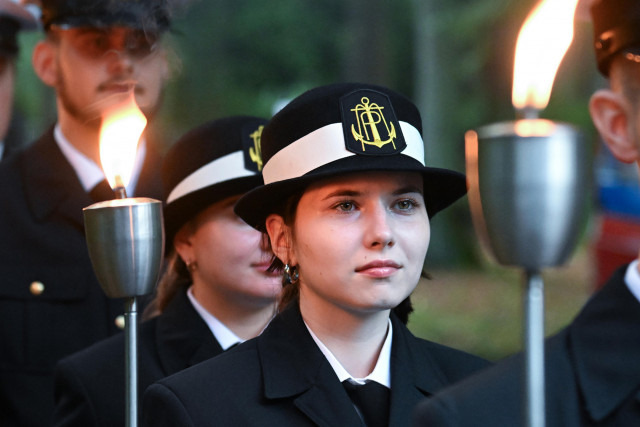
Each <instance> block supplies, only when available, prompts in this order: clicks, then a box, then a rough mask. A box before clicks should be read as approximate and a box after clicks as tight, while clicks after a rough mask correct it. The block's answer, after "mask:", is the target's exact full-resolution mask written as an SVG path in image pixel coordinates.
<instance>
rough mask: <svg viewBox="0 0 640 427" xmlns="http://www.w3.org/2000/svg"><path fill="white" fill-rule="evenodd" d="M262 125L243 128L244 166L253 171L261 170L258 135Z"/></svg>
mask: <svg viewBox="0 0 640 427" xmlns="http://www.w3.org/2000/svg"><path fill="white" fill-rule="evenodd" d="M262 129H264V125H260V126H258V128H257V129H256V128H255V127H250V128H247V129H243V135H242V141H243V145H244V151H245V156H244V157H245V167H246V168H247V169H249V170H252V171H255V172H261V171H262V148H261V147H260V137H261V135H262Z"/></svg>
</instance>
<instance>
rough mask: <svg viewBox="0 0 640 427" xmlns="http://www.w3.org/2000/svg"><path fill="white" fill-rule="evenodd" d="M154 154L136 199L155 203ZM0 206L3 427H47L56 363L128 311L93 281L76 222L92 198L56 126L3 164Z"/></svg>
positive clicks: (104, 333)
mask: <svg viewBox="0 0 640 427" xmlns="http://www.w3.org/2000/svg"><path fill="white" fill-rule="evenodd" d="M150 148H151V147H150V144H149V145H147V158H146V159H145V164H144V166H143V170H142V172H141V176H140V179H139V181H138V188H137V190H136V194H138V195H145V196H149V197H156V198H159V197H160V195H161V191H160V185H161V184H160V177H159V167H160V157H159V155H158V154H156V153H155V152H154V150H152V149H150ZM0 200H2V202H0V203H1V205H0V206H1V207H0V425H2V426H3V427H12V426H20V427H31V426H48V425H50V423H51V415H52V413H53V369H54V366H55V364H56V362H57V361H58V360H60V359H61V358H62V357H64V356H66V355H69V354H71V353H74V352H76V351H79V350H81V349H83V348H85V347H87V346H89V345H91V344H93V343H94V342H96V341H98V340H101V339H104V338H107V337H109V336H111V335H113V334H115V333H117V332H119V331H120V329H119V328H118V327H117V326H116V323H115V320H116V317H117V316H118V315H120V314H122V312H123V311H124V309H123V307H124V305H123V302H122V301H118V300H110V299H108V298H107V297H106V296H105V295H104V293H103V291H102V289H101V288H100V285H99V284H98V281H97V279H96V277H95V274H94V272H93V268H92V266H91V262H90V260H89V255H88V251H87V245H86V242H85V236H84V222H83V217H82V209H83V208H84V207H86V206H89V205H91V204H92V203H94V201H93V200H91V198H90V197H89V195H88V194H87V193H86V192H85V191H84V189H83V188H82V186H81V184H80V181H79V180H78V178H77V175H76V174H75V171H74V170H73V168H72V167H71V165H70V164H69V163H68V162H67V160H66V158H65V157H64V155H63V154H62V152H61V151H60V149H59V148H58V145H57V144H56V142H55V140H54V139H53V128H51V129H49V131H47V132H46V133H45V134H44V135H43V136H42V137H41V138H40V139H39V140H38V141H36V142H34V143H33V144H32V145H31V146H29V147H27V148H26V149H24V150H23V151H19V152H16V153H14V154H13V155H12V156H11V157H9V158H7V159H6V161H3V162H2V163H0Z"/></svg>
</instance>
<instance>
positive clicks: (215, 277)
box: [175, 196, 282, 307]
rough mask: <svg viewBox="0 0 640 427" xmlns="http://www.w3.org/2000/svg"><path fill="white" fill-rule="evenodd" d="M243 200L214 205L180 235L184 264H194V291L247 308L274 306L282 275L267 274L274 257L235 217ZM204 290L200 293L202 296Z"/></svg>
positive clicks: (259, 235)
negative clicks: (237, 207) (195, 265)
mask: <svg viewBox="0 0 640 427" xmlns="http://www.w3.org/2000/svg"><path fill="white" fill-rule="evenodd" d="M238 198H239V197H238V196H235V197H231V198H228V199H225V200H222V201H220V202H217V203H214V204H212V205H210V206H209V207H208V208H207V209H205V210H204V211H202V212H200V213H199V214H198V215H197V216H196V218H195V219H194V221H192V223H190V224H187V225H186V226H185V227H184V228H183V229H182V230H181V231H180V232H179V233H178V235H177V236H176V239H175V243H176V249H177V250H178V252H179V253H180V256H181V257H182V259H183V260H184V261H185V262H186V261H196V262H197V267H196V268H195V269H194V271H192V272H191V274H192V278H193V282H194V293H196V295H197V292H196V289H195V287H198V286H200V287H203V288H206V292H207V293H208V294H209V295H216V297H217V298H219V299H224V300H225V301H228V302H229V303H233V304H238V305H242V306H246V307H251V306H254V307H260V306H262V305H266V304H273V302H274V301H275V299H276V298H277V296H278V295H279V293H280V290H281V288H282V284H281V279H280V276H279V275H278V274H274V273H269V272H267V268H268V267H269V265H270V259H271V254H270V253H268V252H265V251H264V250H263V249H262V246H263V245H261V241H262V233H260V232H259V231H257V230H255V229H253V228H251V227H250V226H249V225H247V224H246V223H245V222H244V221H242V219H240V218H239V217H238V216H237V215H236V214H235V213H234V212H233V205H234V204H235V202H236V201H237V199H238ZM203 290H204V289H200V290H199V291H200V292H202V291H203Z"/></svg>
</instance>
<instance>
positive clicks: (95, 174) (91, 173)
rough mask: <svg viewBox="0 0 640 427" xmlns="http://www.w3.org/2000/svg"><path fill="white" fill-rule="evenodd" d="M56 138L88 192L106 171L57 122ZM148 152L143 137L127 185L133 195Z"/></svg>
mask: <svg viewBox="0 0 640 427" xmlns="http://www.w3.org/2000/svg"><path fill="white" fill-rule="evenodd" d="M53 135H54V139H55V140H56V143H57V144H58V147H60V150H61V151H62V154H64V156H65V157H66V158H67V161H68V162H69V163H70V164H71V167H72V168H73V170H75V172H76V175H78V179H79V180H80V183H81V184H82V188H84V190H85V191H86V192H89V191H91V190H92V189H93V187H95V186H96V185H97V184H98V183H99V182H100V181H102V180H103V179H104V178H105V177H104V172H103V171H102V169H101V168H100V166H98V165H97V164H96V163H95V162H94V161H93V160H91V159H90V158H88V157H87V156H85V155H84V154H82V153H81V152H80V151H79V150H78V149H77V148H76V147H74V146H73V145H72V144H71V143H70V142H69V140H68V139H67V138H66V137H65V136H64V134H63V133H62V130H61V129H60V123H56V126H55V128H54V130H53ZM146 153H147V145H146V141H145V139H144V137H143V138H141V139H140V142H139V143H138V149H137V150H136V160H135V163H134V166H133V173H132V174H131V179H130V180H129V184H128V185H127V194H128V195H130V196H131V195H133V194H134V190H135V188H136V184H137V183H138V178H139V177H140V172H141V171H142V165H143V163H144V157H145V155H146Z"/></svg>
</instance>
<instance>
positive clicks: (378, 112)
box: [236, 83, 466, 230]
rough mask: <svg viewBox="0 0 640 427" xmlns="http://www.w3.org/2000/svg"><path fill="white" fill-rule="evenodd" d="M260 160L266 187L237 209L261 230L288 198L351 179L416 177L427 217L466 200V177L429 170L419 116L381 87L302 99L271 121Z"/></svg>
mask: <svg viewBox="0 0 640 427" xmlns="http://www.w3.org/2000/svg"><path fill="white" fill-rule="evenodd" d="M262 154H263V161H264V170H263V177H264V181H265V185H264V186H262V187H259V188H256V189H255V190H252V191H251V192H249V193H248V194H247V195H245V196H244V197H243V198H242V199H240V201H239V202H238V204H237V205H236V213H237V214H238V215H239V216H240V217H241V218H242V219H244V220H245V221H246V222H247V223H248V224H249V225H251V226H253V227H255V228H257V229H260V230H264V227H265V220H266V218H267V216H268V215H269V214H271V213H278V212H279V211H280V210H281V209H282V206H283V204H284V203H285V201H286V200H287V199H288V198H289V197H290V196H291V195H293V194H296V193H298V192H300V191H302V190H304V189H305V188H306V187H307V186H309V185H310V184H313V183H314V182H317V181H319V180H322V179H325V178H330V177H334V176H342V175H344V174H347V173H351V172H368V171H395V172H418V173H419V174H421V176H422V178H423V181H424V198H425V202H426V208H427V212H428V213H429V216H433V215H435V214H436V213H437V212H438V211H440V210H442V209H444V208H445V207H447V206H449V205H450V204H451V203H453V202H454V201H456V200H457V199H459V198H460V197H462V196H463V195H464V194H465V193H466V182H465V177H464V175H462V174H460V173H457V172H454V171H450V170H445V169H437V168H431V167H426V166H425V158H424V143H423V141H422V121H421V117H420V113H419V112H418V109H417V108H416V106H415V105H414V104H413V103H412V102H411V101H410V100H409V99H407V98H406V97H404V96H402V95H400V94H399V93H397V92H394V91H392V90H390V89H387V88H384V87H381V86H374V85H370V84H362V83H340V84H332V85H328V86H322V87H318V88H316V89H312V90H310V91H308V92H305V93H303V94H302V95H300V96H299V97H297V98H296V99H294V100H293V101H291V102H290V103H289V104H288V105H287V106H285V107H284V108H283V109H282V110H281V111H280V112H278V114H276V115H275V116H274V117H273V118H272V119H271V120H270V121H269V123H268V124H267V126H266V127H265V129H264V132H263V135H262Z"/></svg>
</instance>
